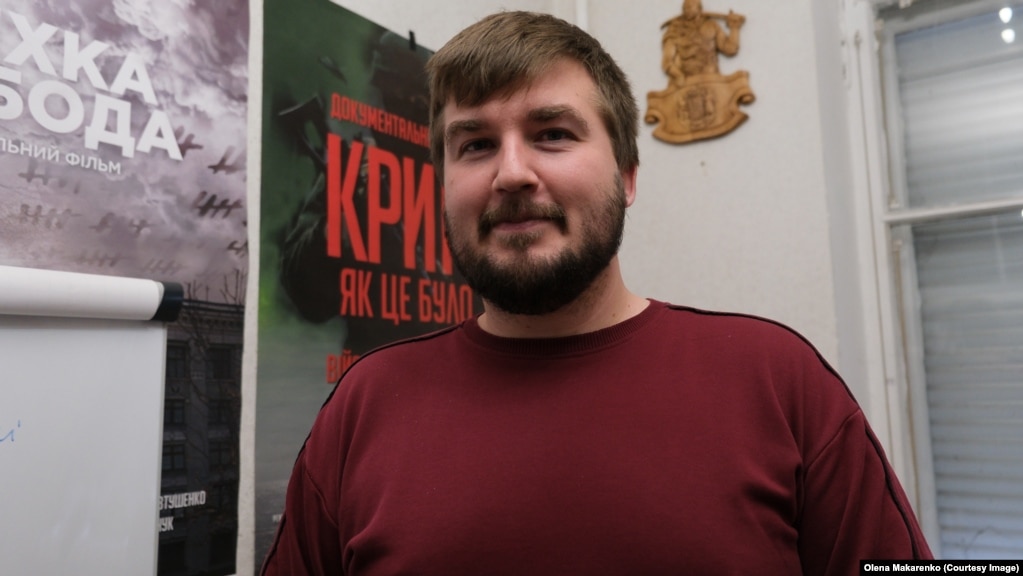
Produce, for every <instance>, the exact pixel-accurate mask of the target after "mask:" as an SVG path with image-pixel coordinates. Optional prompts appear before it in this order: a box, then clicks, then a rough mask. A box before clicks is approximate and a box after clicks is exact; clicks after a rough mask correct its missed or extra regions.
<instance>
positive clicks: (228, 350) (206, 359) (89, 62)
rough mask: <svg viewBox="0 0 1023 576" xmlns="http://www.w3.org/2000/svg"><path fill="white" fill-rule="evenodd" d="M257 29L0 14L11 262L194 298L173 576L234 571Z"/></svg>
mask: <svg viewBox="0 0 1023 576" xmlns="http://www.w3.org/2000/svg"><path fill="white" fill-rule="evenodd" d="M248 28H249V14H248V2H246V1H245V0H193V1H191V2H157V1H155V0H75V1H73V2H69V1H67V0H7V1H5V2H3V3H2V5H0V264H5V265H11V266H22V267H29V268H45V269H57V270H67V271H74V272H85V273H91V274H108V275H116V276H127V277H141V278H151V279H154V280H162V281H173V282H177V283H180V284H181V285H182V286H183V287H184V288H185V298H186V302H185V305H184V307H183V311H182V313H181V317H180V320H179V321H178V322H176V323H173V324H171V325H169V326H168V332H169V342H168V350H167V379H166V393H165V394H166V396H165V400H164V405H165V411H164V414H163V420H164V449H163V469H162V488H161V494H162V495H161V498H160V500H159V501H158V502H153V503H152V505H153V506H157V507H158V509H159V510H160V525H159V526H155V527H154V530H155V531H158V532H159V536H158V537H159V543H160V546H159V558H158V573H159V574H160V575H162V576H170V575H223V574H232V573H234V571H235V553H236V540H237V533H238V515H237V510H238V504H237V501H238V497H237V496H238V474H239V472H238V449H239V447H238V437H239V429H238V427H239V412H240V405H241V404H240V389H241V386H240V364H241V348H242V323H243V310H244V308H243V304H244V300H245V292H244V290H245V283H246V276H247V273H248V242H247V222H246V209H245V146H246V116H247V114H246V108H247V102H246V101H247V89H248V70H247V66H248V34H249V32H248ZM54 354H55V355H58V354H59V351H54ZM55 357H56V356H55ZM111 473H112V474H114V473H116V471H113V470H112V471H111ZM69 481H71V480H69ZM126 505H129V503H126Z"/></svg>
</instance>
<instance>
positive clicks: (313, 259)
mask: <svg viewBox="0 0 1023 576" xmlns="http://www.w3.org/2000/svg"><path fill="white" fill-rule="evenodd" d="M264 10H265V21H266V22H268V23H270V22H273V23H274V26H269V25H268V26H266V27H265V30H266V31H265V39H264V55H263V57H264V61H263V62H264V63H263V66H264V69H263V73H264V78H263V113H262V114H263V148H262V150H263V152H262V192H261V198H262V200H261V207H260V208H261V220H260V223H261V224H260V226H261V239H260V243H261V244H260V275H259V290H260V296H259V358H258V394H257V415H256V422H257V424H256V482H255V487H256V538H255V541H256V551H255V553H256V559H255V561H256V564H257V566H258V565H259V564H260V563H261V562H262V559H263V557H264V555H265V554H266V551H267V549H268V548H269V545H270V543H271V541H272V538H273V533H274V530H275V528H276V523H277V521H278V520H279V518H280V513H281V511H282V510H283V506H284V493H285V489H286V486H287V482H288V477H289V475H290V473H291V469H292V466H293V464H294V461H295V456H296V455H297V453H298V450H299V448H300V447H301V445H302V442H303V441H304V439H305V436H306V434H307V433H308V431H309V427H310V426H311V424H312V421H313V419H314V418H315V415H316V412H317V411H318V409H319V408H320V406H321V405H322V403H323V401H324V400H325V399H326V397H327V396H328V395H329V393H330V391H331V389H332V387H333V384H334V383H335V382H336V381H337V379H338V378H339V377H340V375H341V373H342V372H343V371H344V370H345V369H346V368H347V367H348V366H350V365H351V363H352V362H354V361H355V360H357V359H358V358H359V357H360V356H361V355H362V354H364V353H366V352H367V351H369V350H370V349H372V348H374V347H376V346H379V345H381V344H384V343H387V342H390V341H393V340H396V339H399V338H404V337H409V336H414V335H418V334H422V333H424V332H428V331H431V330H435V329H438V328H441V327H444V326H448V325H450V324H453V323H456V322H459V321H461V320H463V319H465V318H467V317H469V316H471V315H472V314H474V313H475V312H476V311H478V310H479V309H480V305H479V301H478V299H477V298H475V297H474V295H473V293H472V291H471V290H470V288H469V287H468V286H467V285H466V284H465V282H464V280H462V279H461V277H460V276H459V275H458V274H457V273H456V271H455V269H454V267H453V263H452V260H451V254H450V250H449V249H448V247H447V244H446V241H445V239H444V233H443V228H442V222H443V219H442V216H441V201H442V198H441V196H442V190H441V187H440V183H439V180H438V178H437V176H436V174H435V171H434V169H433V165H432V164H431V162H430V159H429V137H428V134H427V122H428V119H427V107H428V96H427V89H426V77H425V72H424V64H425V62H426V60H427V58H428V57H429V56H430V54H431V52H430V51H429V50H427V49H425V48H423V47H422V46H418V45H416V43H415V41H414V39H413V38H410V35H407V34H399V33H396V32H393V31H390V30H387V29H385V28H383V27H381V26H379V25H377V24H375V23H373V22H371V21H369V20H366V19H364V18H362V17H360V16H358V15H356V14H354V13H352V12H350V11H348V10H345V9H343V8H341V7H339V6H337V5H335V4H333V3H331V2H329V1H328V0H267V2H266V3H265V6H264Z"/></svg>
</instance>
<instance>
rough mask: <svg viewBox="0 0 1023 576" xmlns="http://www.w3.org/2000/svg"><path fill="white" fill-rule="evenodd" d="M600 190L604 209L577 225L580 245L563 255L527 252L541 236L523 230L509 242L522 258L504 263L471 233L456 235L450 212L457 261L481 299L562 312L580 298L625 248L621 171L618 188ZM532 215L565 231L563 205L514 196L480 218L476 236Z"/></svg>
mask: <svg viewBox="0 0 1023 576" xmlns="http://www.w3.org/2000/svg"><path fill="white" fill-rule="evenodd" d="M601 192H603V195H604V196H605V197H606V199H605V202H604V205H603V206H602V207H601V208H600V211H599V212H598V213H596V214H592V215H589V214H586V215H584V216H583V221H581V222H579V223H576V224H574V225H577V226H581V227H582V236H581V243H580V245H579V246H578V247H576V248H572V247H567V248H565V249H564V250H562V252H561V253H560V254H557V255H555V256H552V257H550V258H545V259H543V260H540V259H537V258H529V257H526V256H525V252H526V251H527V250H528V249H529V246H530V245H532V244H533V243H534V242H535V241H536V240H537V237H536V236H534V235H532V234H529V233H523V234H516V235H514V236H512V237H511V238H509V239H508V241H507V242H506V243H505V246H507V247H510V248H513V249H514V250H516V251H518V252H519V253H520V254H522V255H523V256H522V257H521V258H513V259H511V261H509V262H508V263H506V264H503V265H499V264H497V263H496V262H495V261H494V260H493V259H490V258H488V257H487V255H486V254H485V253H484V252H483V251H482V250H480V249H478V248H477V247H475V246H474V245H473V240H472V239H471V238H469V235H468V234H464V233H463V234H461V235H458V236H456V235H455V234H453V233H452V230H453V228H452V226H451V222H450V220H449V219H448V216H447V214H446V213H445V215H444V220H445V226H446V227H445V233H446V235H447V239H448V244H449V245H450V246H451V254H452V257H453V258H454V260H455V264H456V265H457V266H458V269H459V271H461V273H462V276H464V277H465V280H466V282H468V284H469V286H471V287H472V289H473V290H475V291H476V293H477V294H479V296H480V297H481V298H483V299H484V300H486V301H487V302H489V303H490V304H492V305H494V306H496V307H497V308H499V309H501V310H503V311H505V312H508V313H510V314H526V315H540V314H548V313H550V312H554V311H557V310H559V309H561V308H562V307H563V306H565V305H567V304H569V303H571V302H573V301H575V300H576V299H577V298H579V297H580V296H581V295H582V294H583V293H584V292H585V291H586V290H587V289H588V288H589V287H590V286H591V285H592V284H593V281H594V280H596V278H597V277H598V276H599V275H600V274H601V273H602V272H603V271H604V270H605V269H606V268H607V267H608V265H609V264H610V263H611V260H612V259H613V258H614V256H615V254H617V253H618V248H619V247H620V246H621V243H622V236H623V235H624V232H625V207H626V200H625V185H624V183H623V181H622V178H621V175H617V174H616V175H615V182H614V188H613V190H607V189H604V190H602V191H601ZM608 192H610V193H608ZM527 217H528V218H544V219H548V220H551V221H552V222H554V223H555V224H557V225H558V226H559V227H560V228H561V230H562V231H563V232H565V231H566V222H565V219H564V213H563V212H562V211H561V209H560V208H559V207H557V206H536V205H533V204H531V203H530V202H529V201H528V199H526V197H523V196H519V195H514V196H509V198H508V200H506V201H505V202H503V203H502V204H501V206H499V207H498V208H497V209H495V210H493V211H490V212H487V213H484V214H483V215H482V216H481V217H480V221H479V223H478V225H477V230H476V238H480V239H482V238H485V237H486V235H487V234H489V233H490V230H491V229H492V228H493V226H494V225H495V224H496V223H497V222H501V221H504V220H509V219H518V220H522V219H524V218H527Z"/></svg>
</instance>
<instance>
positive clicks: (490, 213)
mask: <svg viewBox="0 0 1023 576" xmlns="http://www.w3.org/2000/svg"><path fill="white" fill-rule="evenodd" d="M527 220H550V221H552V222H554V223H556V224H557V225H558V227H559V228H562V229H564V227H565V211H564V210H562V209H561V206H558V205H557V204H536V203H533V202H529V201H525V200H517V199H514V200H506V201H504V202H502V203H501V204H499V205H498V206H497V207H495V208H492V209H490V210H487V211H486V212H484V213H483V214H482V215H480V220H479V232H480V236H485V235H487V234H489V233H490V231H491V230H493V229H494V227H495V226H497V225H498V224H505V223H509V222H511V223H514V222H525V221H527Z"/></svg>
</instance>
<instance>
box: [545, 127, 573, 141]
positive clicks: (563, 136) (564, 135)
mask: <svg viewBox="0 0 1023 576" xmlns="http://www.w3.org/2000/svg"><path fill="white" fill-rule="evenodd" d="M571 137H572V135H571V134H570V133H569V132H568V130H562V129H560V128H555V129H551V130H545V131H544V132H543V133H542V134H541V135H540V139H541V140H546V141H557V140H567V139H569V138H571Z"/></svg>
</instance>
